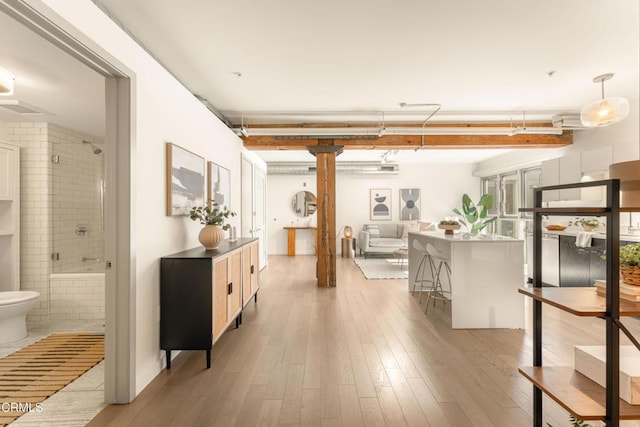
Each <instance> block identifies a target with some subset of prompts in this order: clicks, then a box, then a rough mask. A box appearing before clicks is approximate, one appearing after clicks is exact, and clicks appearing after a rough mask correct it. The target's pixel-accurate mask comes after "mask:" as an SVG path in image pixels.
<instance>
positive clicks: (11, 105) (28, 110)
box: [0, 99, 52, 116]
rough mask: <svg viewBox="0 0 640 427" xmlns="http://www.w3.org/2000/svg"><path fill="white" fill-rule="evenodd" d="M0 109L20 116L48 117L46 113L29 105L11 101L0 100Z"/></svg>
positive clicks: (48, 114)
mask: <svg viewBox="0 0 640 427" xmlns="http://www.w3.org/2000/svg"><path fill="white" fill-rule="evenodd" d="M0 108H3V109H5V110H9V111H11V112H12V113H14V114H19V115H21V116H50V115H52V114H51V113H49V112H48V111H45V110H42V109H40V108H37V107H34V106H33V105H29V104H27V103H26V102H23V101H18V100H13V99H0Z"/></svg>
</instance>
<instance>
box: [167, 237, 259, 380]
mask: <svg viewBox="0 0 640 427" xmlns="http://www.w3.org/2000/svg"><path fill="white" fill-rule="evenodd" d="M258 266H259V264H258V239H255V238H243V239H238V240H237V241H235V242H229V241H228V240H225V241H223V242H221V243H220V246H219V247H218V249H216V250H211V251H208V250H206V249H204V248H203V247H198V248H193V249H189V250H186V251H182V252H178V253H175V254H172V255H168V256H165V257H162V258H161V259H160V348H161V349H162V350H164V351H165V352H166V357H167V369H170V368H171V350H205V351H206V352H207V368H210V367H211V347H212V346H213V344H214V343H215V342H216V341H217V340H218V339H219V338H220V336H221V335H222V334H223V332H224V331H225V330H226V329H227V327H228V326H229V325H230V324H231V323H233V322H234V321H235V323H236V327H238V326H239V325H240V322H241V320H242V309H243V307H244V306H246V304H247V303H248V302H249V301H250V299H251V297H253V298H254V301H255V302H257V297H258V295H257V293H258V289H259V288H260V284H259V281H258Z"/></svg>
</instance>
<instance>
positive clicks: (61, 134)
mask: <svg viewBox="0 0 640 427" xmlns="http://www.w3.org/2000/svg"><path fill="white" fill-rule="evenodd" d="M7 132H8V139H9V140H10V141H12V142H17V143H19V144H20V146H21V150H20V151H21V156H20V157H21V160H20V180H21V185H20V197H21V202H20V220H21V227H20V228H21V230H20V231H21V240H20V281H21V283H20V287H21V289H24V290H34V291H38V292H40V306H39V307H38V308H36V309H34V310H33V311H32V312H31V313H30V314H29V316H28V320H29V322H40V321H47V320H49V319H50V314H51V313H50V310H49V308H50V293H49V275H50V274H51V273H52V272H53V271H54V263H53V262H52V261H51V254H52V253H53V252H54V238H55V248H56V249H55V251H56V252H60V256H61V259H62V261H61V262H60V261H58V262H60V263H61V264H60V265H63V264H64V265H65V266H66V267H68V268H71V267H73V266H74V265H77V266H81V265H82V261H81V258H82V256H88V257H95V258H103V257H104V255H103V254H102V252H101V251H102V250H103V247H104V242H103V239H102V233H101V232H100V233H98V230H101V226H99V221H100V210H99V209H100V207H99V206H100V205H99V203H98V207H97V208H93V209H91V208H87V207H86V204H87V203H89V202H88V199H90V198H91V197H95V195H94V196H88V195H87V193H88V191H89V188H93V189H94V192H96V191H95V185H96V184H95V182H96V177H97V176H102V171H103V166H102V157H103V156H102V155H100V156H95V155H94V154H93V153H92V151H91V147H89V146H86V145H82V140H83V139H85V140H90V141H92V142H95V143H97V144H98V143H99V141H96V140H95V139H92V138H91V137H90V136H87V135H83V134H80V133H78V132H75V131H72V130H69V129H65V128H62V127H59V126H56V125H53V124H50V123H38V122H11V123H8V124H7ZM54 152H55V153H56V154H58V152H59V154H60V156H61V161H64V162H66V163H67V164H69V165H71V166H72V168H71V172H68V173H60V172H59V171H58V170H57V169H56V168H54V164H53V163H52V162H51V156H52V155H53V154H54ZM97 158H99V160H97ZM87 159H89V160H87ZM85 161H91V162H93V164H92V165H91V166H86V165H83V162H85ZM56 166H58V165H56ZM54 179H62V182H63V184H64V185H65V186H64V187H62V188H61V189H60V190H55V191H56V192H59V193H60V194H62V195H64V197H63V198H62V201H61V202H60V203H58V204H57V206H56V207H55V208H56V212H55V214H56V215H55V217H56V218H57V219H55V220H54V212H53V208H54V206H53V201H54V198H53V195H54V186H53V182H54ZM90 179H91V180H92V181H90ZM98 194H99V193H98ZM76 199H77V200H78V201H79V202H81V203H80V206H79V207H78V208H76V207H74V206H71V205H70V202H71V201H73V200H76ZM58 210H59V211H60V212H58ZM59 214H60V215H61V217H59ZM79 222H82V223H83V224H84V223H86V225H87V226H88V228H89V233H87V236H85V237H86V238H84V239H81V238H79V237H78V236H76V235H75V233H73V229H74V228H75V225H76V224H77V223H79ZM70 230H71V231H70ZM70 233H71V234H72V235H73V236H72V237H70V236H68V235H69V234H70ZM98 235H99V239H93V237H97V236H98ZM58 242H60V244H59V243H58ZM56 269H57V266H56ZM74 298H75V297H74ZM103 303H104V298H103Z"/></svg>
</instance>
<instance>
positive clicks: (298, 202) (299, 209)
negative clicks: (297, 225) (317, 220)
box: [292, 191, 317, 217]
mask: <svg viewBox="0 0 640 427" xmlns="http://www.w3.org/2000/svg"><path fill="white" fill-rule="evenodd" d="M316 204H317V200H316V195H315V194H313V193H311V192H310V191H298V192H297V193H296V194H295V196H293V203H292V207H293V211H294V212H295V213H296V214H297V215H298V216H302V217H305V216H309V215H313V214H314V212H315V211H316Z"/></svg>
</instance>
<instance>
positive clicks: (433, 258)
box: [424, 243, 451, 314]
mask: <svg viewBox="0 0 640 427" xmlns="http://www.w3.org/2000/svg"><path fill="white" fill-rule="evenodd" d="M426 252H427V255H428V257H429V258H428V259H429V266H430V268H431V277H432V279H433V280H432V283H433V286H432V287H431V288H430V289H429V294H428V295H427V305H426V306H425V308H424V312H425V314H426V313H427V311H428V310H429V301H430V300H431V299H432V298H433V306H434V307H435V306H436V300H441V301H447V299H448V298H447V297H445V295H444V294H449V295H451V266H449V258H448V257H447V256H446V254H444V253H443V252H442V251H439V250H438V249H436V247H435V246H433V245H432V244H431V243H427V246H426ZM436 264H438V266H437V267H436ZM443 266H444V270H445V272H446V274H447V279H448V281H449V290H448V291H445V290H444V289H443V288H442V279H441V277H440V274H441V273H442V267H443ZM434 294H435V295H434Z"/></svg>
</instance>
